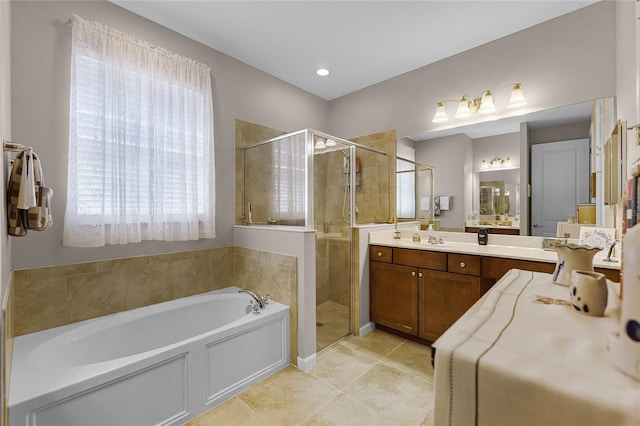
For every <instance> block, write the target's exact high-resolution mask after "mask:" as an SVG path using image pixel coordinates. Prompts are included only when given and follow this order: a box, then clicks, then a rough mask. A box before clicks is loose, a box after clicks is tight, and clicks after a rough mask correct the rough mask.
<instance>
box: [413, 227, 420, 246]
mask: <svg viewBox="0 0 640 426" xmlns="http://www.w3.org/2000/svg"><path fill="white" fill-rule="evenodd" d="M413 242H414V243H419V242H420V233H419V232H418V228H416V232H415V233H414V234H413Z"/></svg>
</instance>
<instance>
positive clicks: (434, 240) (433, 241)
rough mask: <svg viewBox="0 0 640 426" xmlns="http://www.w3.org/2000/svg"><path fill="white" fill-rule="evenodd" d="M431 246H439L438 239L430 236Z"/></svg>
mask: <svg viewBox="0 0 640 426" xmlns="http://www.w3.org/2000/svg"><path fill="white" fill-rule="evenodd" d="M429 244H438V237H436V236H433V235H429Z"/></svg>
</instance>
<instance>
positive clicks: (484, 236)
mask: <svg viewBox="0 0 640 426" xmlns="http://www.w3.org/2000/svg"><path fill="white" fill-rule="evenodd" d="M488 242H489V230H488V229H487V228H480V229H478V244H480V245H481V246H486V245H487V243H488Z"/></svg>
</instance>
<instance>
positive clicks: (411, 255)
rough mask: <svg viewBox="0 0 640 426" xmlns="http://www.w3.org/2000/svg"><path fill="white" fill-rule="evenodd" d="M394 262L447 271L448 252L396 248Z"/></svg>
mask: <svg viewBox="0 0 640 426" xmlns="http://www.w3.org/2000/svg"><path fill="white" fill-rule="evenodd" d="M393 263H397V264H400V265H408V266H417V267H418V268H425V269H435V270H438V271H446V270H447V254H446V253H442V252H438V251H427V250H412V249H401V248H394V249H393Z"/></svg>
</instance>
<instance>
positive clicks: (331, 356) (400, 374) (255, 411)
mask: <svg viewBox="0 0 640 426" xmlns="http://www.w3.org/2000/svg"><path fill="white" fill-rule="evenodd" d="M433 392H434V387H433V369H432V368H431V354H430V348H429V347H428V346H423V345H421V344H418V343H414V342H411V341H409V340H406V339H403V338H401V337H398V336H396V335H393V334H388V333H385V332H383V331H379V330H375V331H373V332H372V333H369V334H367V335H366V336H363V337H358V336H353V337H351V338H349V339H348V340H345V341H343V342H341V343H339V344H337V345H335V346H332V347H331V348H329V349H327V350H326V351H323V352H321V353H320V354H319V356H318V363H317V365H316V367H314V368H313V369H311V370H310V371H308V372H306V373H305V372H301V371H299V370H296V369H294V368H291V367H289V368H286V369H284V370H282V371H280V372H278V373H276V374H274V375H273V376H271V377H269V378H267V379H265V380H263V381H262V382H260V383H257V384H255V385H253V386H251V387H250V388H248V389H246V390H245V391H244V392H242V393H240V394H238V395H237V396H235V397H233V398H232V399H230V400H228V401H227V402H225V403H223V404H221V405H220V406H218V407H215V408H213V409H211V410H209V411H208V412H206V413H204V414H203V415H201V416H200V417H198V418H195V419H193V420H191V421H190V422H189V423H187V425H186V426H214V425H244V424H263V425H326V424H339V425H415V426H418V425H424V426H427V425H432V424H433V419H432V414H431V409H432V402H433Z"/></svg>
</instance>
